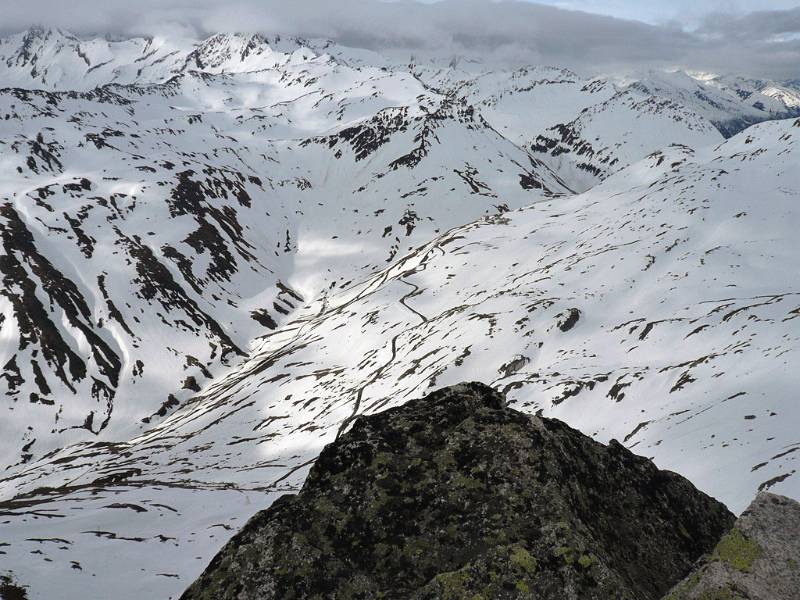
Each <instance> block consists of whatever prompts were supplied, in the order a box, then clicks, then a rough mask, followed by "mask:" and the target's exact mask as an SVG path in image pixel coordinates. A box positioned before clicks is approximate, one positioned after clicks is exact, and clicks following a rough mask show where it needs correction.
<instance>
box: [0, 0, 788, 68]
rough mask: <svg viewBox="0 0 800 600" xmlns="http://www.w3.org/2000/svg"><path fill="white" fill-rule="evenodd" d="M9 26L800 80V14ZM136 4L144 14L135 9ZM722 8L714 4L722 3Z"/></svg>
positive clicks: (111, 20)
mask: <svg viewBox="0 0 800 600" xmlns="http://www.w3.org/2000/svg"><path fill="white" fill-rule="evenodd" d="M7 4H9V6H5V7H4V9H3V22H2V27H3V28H4V29H5V30H6V31H10V30H20V29H24V28H26V27H28V26H31V25H35V24H41V25H45V26H51V27H61V28H63V29H67V30H70V31H73V32H74V33H78V34H90V33H98V32H100V33H107V32H108V33H117V34H126V35H133V34H153V33H158V32H174V31H176V26H177V27H179V28H180V29H179V30H180V31H188V32H193V35H195V36H198V37H202V36H206V35H209V34H211V33H216V32H219V31H241V32H254V33H256V32H257V33H265V34H282V35H299V36H302V37H311V38H314V37H323V38H329V39H333V40H335V41H337V42H339V43H341V44H345V45H350V46H358V47H363V48H369V49H373V50H377V51H384V52H392V53H409V54H410V53H415V54H416V53H426V52H429V53H433V54H436V55H440V56H452V55H459V56H465V57H478V58H481V59H482V60H484V61H487V62H492V61H497V62H501V63H503V64H506V65H516V64H523V63H546V64H554V65H559V66H566V67H570V68H573V69H576V70H578V71H580V72H583V73H597V72H630V71H640V70H643V69H648V68H665V67H666V68H669V67H680V68H687V69H695V70H704V71H715V72H725V73H737V74H743V75H749V76H758V77H768V78H778V79H789V78H800V68H799V67H798V65H800V7H797V8H789V9H784V10H771V11H759V12H751V13H747V14H742V13H741V12H738V13H727V14H726V13H715V14H713V15H706V16H705V17H703V18H702V19H701V20H700V21H699V26H698V27H697V28H696V29H693V30H692V31H687V30H686V29H684V27H682V26H681V25H678V24H677V23H678V22H677V21H673V22H671V23H667V24H663V25H652V24H647V23H644V22H641V21H635V20H625V19H620V18H614V17H609V16H602V15H599V14H593V13H588V12H581V11H576V10H566V9H563V8H558V7H555V6H546V5H541V4H535V3H532V2H522V1H512V0H508V1H491V0H444V1H441V2H424V3H423V2H414V1H412V0H400V1H396V2H383V1H378V0H297V1H286V0H233V1H231V2H223V1H221V0H213V1H212V0H139V1H138V2H136V3H132V2H130V0H81V1H76V2H69V3H67V2H63V0H28V1H26V2H17V1H14V2H7ZM134 4H135V6H134ZM721 4H722V3H716V4H715V6H716V5H721Z"/></svg>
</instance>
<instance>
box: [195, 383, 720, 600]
mask: <svg viewBox="0 0 800 600" xmlns="http://www.w3.org/2000/svg"><path fill="white" fill-rule="evenodd" d="M733 521H734V517H733V515H732V514H731V513H730V512H729V511H728V510H727V509H726V508H725V507H724V506H723V505H722V504H721V503H719V502H717V501H716V500H714V499H712V498H710V497H708V496H707V495H705V494H703V493H702V492H700V491H698V490H697V489H696V488H695V487H694V486H693V485H692V484H691V483H689V482H688V481H687V480H686V479H684V478H683V477H680V476H679V475H677V474H675V473H671V472H668V471H659V470H658V469H657V468H656V467H655V466H654V465H653V463H651V462H650V461H649V460H647V459H645V458H641V457H638V456H636V455H634V454H633V453H631V452H630V451H628V450H627V449H625V448H624V447H623V446H622V445H620V444H619V443H617V442H615V441H613V442H612V443H611V444H610V445H608V446H604V445H602V444H599V443H597V442H595V441H593V440H592V439H590V438H589V437H587V436H585V435H583V434H581V433H579V432H578V431H576V430H574V429H571V428H570V427H568V426H566V425H565V424H563V423H561V422H559V421H556V420H552V419H545V418H539V417H535V416H530V415H526V414H524V413H521V412H518V411H515V410H512V409H510V408H508V407H507V406H506V400H505V398H504V396H503V395H501V394H499V393H498V392H496V391H494V390H493V389H492V388H489V387H487V386H485V385H483V384H479V383H469V384H460V385H456V386H453V387H450V388H445V389H442V390H439V391H437V392H434V393H432V394H430V395H429V396H427V397H426V398H423V399H420V400H413V401H411V402H409V403H407V404H406V405H404V406H402V407H399V408H394V409H390V410H387V411H385V412H382V413H378V414H375V415H372V416H366V417H360V418H359V419H358V420H356V421H355V423H354V424H353V427H352V429H351V430H350V431H349V432H348V433H346V434H344V435H342V436H341V437H340V438H339V439H338V440H337V441H336V442H334V443H333V444H330V445H329V446H327V447H326V448H325V450H324V451H323V452H322V454H321V455H320V457H319V459H318V460H317V462H316V464H315V466H314V467H313V468H312V470H311V473H310V474H309V476H308V479H307V480H306V483H305V485H304V486H303V489H302V490H301V491H300V492H299V493H298V494H297V495H295V496H284V497H282V498H281V499H280V500H278V501H277V502H275V503H274V504H273V506H272V507H270V508H269V509H268V510H266V511H263V512H261V513H259V514H258V515H256V516H255V517H254V518H253V519H251V520H250V521H249V522H248V523H247V525H246V526H245V527H244V528H243V529H242V531H240V532H239V533H238V534H237V535H236V536H235V537H234V538H233V539H232V540H231V541H230V542H229V543H228V544H227V545H226V546H225V547H224V548H223V549H222V551H221V552H220V553H219V554H218V555H217V556H216V557H215V558H214V559H213V560H212V562H211V564H210V565H209V567H208V568H207V569H206V571H205V573H204V574H203V575H202V576H201V577H200V579H199V580H197V581H196V582H195V583H194V584H193V585H192V586H191V587H190V588H189V589H188V590H187V591H186V593H185V594H184V595H183V600H199V599H211V598H213V599H215V600H216V599H225V598H231V599H233V598H237V599H239V600H244V599H264V600H266V599H270V598H276V599H277V598H280V599H290V598H339V599H345V598H361V599H367V598H417V599H423V598H425V599H433V598H451V599H457V598H485V599H489V598H537V599H542V600H546V599H552V600H556V599H559V600H562V599H578V598H581V599H597V600H600V599H603V600H606V599H609V598H618V599H631V600H633V599H638V600H646V599H653V600H656V599H658V598H661V596H662V595H663V594H664V592H666V591H667V590H668V589H669V588H670V586H671V585H672V584H673V582H675V581H676V580H679V579H680V578H681V577H682V576H683V575H684V574H685V573H686V572H687V571H688V570H689V569H690V568H691V565H692V562H693V561H694V560H696V559H697V558H698V557H699V556H701V555H702V554H703V553H705V552H708V551H710V550H711V549H712V548H713V546H714V544H715V543H716V541H717V540H718V539H719V538H720V537H721V536H722V534H723V533H724V532H725V531H726V530H727V529H728V528H729V527H730V526H731V525H732V524H733Z"/></svg>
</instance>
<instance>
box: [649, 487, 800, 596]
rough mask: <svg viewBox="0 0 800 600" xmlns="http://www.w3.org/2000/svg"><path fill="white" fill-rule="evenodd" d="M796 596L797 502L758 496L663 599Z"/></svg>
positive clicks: (799, 568) (799, 560)
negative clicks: (712, 548)
mask: <svg viewBox="0 0 800 600" xmlns="http://www.w3.org/2000/svg"><path fill="white" fill-rule="evenodd" d="M798 598H800V503H798V502H796V501H794V500H791V499H789V498H786V497H784V496H778V495H775V494H770V493H767V492H762V493H760V494H759V495H758V496H757V497H756V499H755V500H754V501H753V503H752V504H751V505H750V507H749V508H748V509H747V510H746V511H745V512H744V513H742V516H741V517H740V518H739V520H738V521H736V525H735V526H734V528H733V529H732V530H731V531H730V532H729V533H728V534H726V535H725V537H723V538H722V539H721V540H720V542H719V544H717V546H716V548H714V551H713V552H712V553H711V554H709V555H708V556H705V557H704V558H703V559H702V560H701V561H700V562H699V564H698V565H697V568H696V569H695V571H693V572H692V574H691V575H689V576H688V577H687V578H686V579H685V580H683V581H682V582H681V583H680V584H679V585H678V586H676V587H675V589H674V590H673V591H672V592H671V593H670V594H668V595H667V596H666V598H665V599H664V600H797V599H798Z"/></svg>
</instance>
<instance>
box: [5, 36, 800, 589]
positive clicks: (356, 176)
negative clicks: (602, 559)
mask: <svg viewBox="0 0 800 600" xmlns="http://www.w3.org/2000/svg"><path fill="white" fill-rule="evenodd" d="M148 44H149V45H148ZM90 50H91V52H90ZM151 52H152V55H150V53H151ZM0 53H1V54H2V56H3V59H2V61H0V78H2V79H0V80H2V81H4V82H8V83H9V84H11V85H16V86H22V87H8V88H4V89H2V90H0V151H1V152H2V156H3V159H2V160H3V166H4V168H3V169H0V243H1V244H2V248H1V249H0V279H2V283H3V285H2V288H0V340H2V341H1V342H0V393H2V397H3V405H2V409H3V419H2V420H0V455H1V456H2V462H3V471H2V472H3V476H2V479H0V506H1V507H2V508H0V511H2V512H3V517H2V519H3V532H4V539H3V541H2V543H3V544H7V545H5V546H0V558H2V563H3V567H4V568H6V567H5V565H6V564H7V565H8V567H7V568H8V569H11V570H13V571H14V572H15V573H16V574H17V576H18V577H16V578H14V579H13V580H14V581H20V582H21V583H22V584H24V585H27V584H28V583H31V584H33V585H34V589H32V590H31V594H32V596H33V597H52V596H59V597H67V598H70V597H85V596H86V595H89V596H91V597H109V596H116V597H125V595H126V594H127V595H128V597H131V598H139V597H142V596H145V597H149V596H152V597H165V596H168V595H170V594H176V593H178V592H179V591H180V590H181V589H183V588H185V586H186V584H187V583H188V581H190V580H192V579H193V578H194V577H195V576H196V575H197V574H198V573H199V572H200V570H201V569H202V567H203V565H204V564H205V563H206V561H207V560H208V559H209V558H210V556H211V555H213V553H214V552H216V550H217V549H218V548H219V547H220V545H221V544H222V543H223V542H224V541H225V540H226V539H227V538H228V537H229V536H230V535H231V532H232V531H233V530H234V529H236V528H237V527H238V524H239V523H240V522H241V520H242V519H244V518H246V517H248V516H249V515H250V514H252V512H253V507H254V505H255V506H258V507H261V506H266V505H268V504H269V503H270V502H271V501H272V500H273V499H274V498H275V497H276V496H277V495H279V494H281V493H282V492H284V491H292V490H296V489H298V488H299V486H300V485H301V484H302V481H303V479H304V477H305V475H306V473H307V472H308V468H309V465H310V464H311V463H312V462H313V460H314V459H315V457H316V456H317V455H318V453H319V451H320V450H321V448H322V447H323V446H324V444H326V443H328V442H330V441H332V440H333V439H335V438H336V436H337V435H338V434H339V433H340V432H343V431H345V430H346V429H347V427H348V426H349V424H350V423H351V422H352V420H353V419H354V418H355V417H356V416H358V415H359V414H363V413H370V412H375V411H378V410H380V409H382V408H385V407H387V406H390V405H394V404H400V403H402V402H404V401H405V400H407V399H411V398H414V397H419V396H421V395H423V393H424V392H425V391H426V390H427V389H428V388H431V387H438V386H441V385H446V384H450V383H456V382H458V381H463V380H466V379H482V380H484V381H487V382H490V383H492V385H493V386H495V387H496V388H497V389H500V390H503V391H506V392H507V393H508V395H509V398H511V400H512V401H513V402H514V403H515V406H517V407H519V408H522V409H524V410H526V411H528V412H540V411H541V412H542V413H543V414H548V415H552V416H556V417H559V418H562V419H563V420H565V421H567V422H568V423H570V424H571V425H573V426H576V427H578V428H580V429H581V430H582V431H584V432H585V433H587V434H590V435H593V436H594V437H596V438H597V439H598V440H601V441H607V440H609V439H611V438H612V437H616V438H617V439H620V440H621V441H622V442H624V443H625V444H626V445H628V446H630V447H631V448H633V449H635V450H636V451H637V452H639V453H641V454H645V455H647V456H652V457H654V458H655V460H656V462H657V464H658V465H659V466H660V467H662V468H671V469H674V470H676V471H678V472H680V473H681V474H683V475H685V476H687V477H689V478H690V479H691V480H692V481H693V482H694V483H695V484H697V485H698V486H699V487H701V488H702V489H703V490H704V491H706V492H709V493H712V494H713V495H715V496H717V497H719V498H720V499H721V500H723V501H725V502H726V503H728V504H729V505H730V507H731V508H732V509H734V510H741V509H742V508H743V507H744V505H745V504H746V502H748V501H749V500H750V498H751V497H752V492H753V491H754V490H755V489H757V488H759V487H763V488H765V489H775V490H777V491H780V492H782V493H785V494H789V495H795V496H796V495H798V494H799V493H800V492H798V488H797V485H798V479H797V477H796V475H795V473H794V464H795V463H794V461H795V460H796V458H797V456H800V455H798V454H797V452H796V447H797V443H798V441H797V440H796V438H795V437H794V432H793V430H792V427H791V423H793V422H795V421H796V418H797V411H796V409H795V407H794V406H793V405H792V402H791V398H792V392H793V390H794V388H795V387H796V384H797V377H796V375H795V373H796V371H797V369H796V352H795V348H796V347H797V344H796V341H797V336H798V330H797V323H798V321H797V319H796V316H797V312H798V308H797V307H798V296H797V294H798V293H800V289H798V288H800V285H798V281H796V278H795V276H794V273H795V271H796V269H794V253H793V243H792V240H793V239H794V229H795V228H794V222H795V221H796V207H795V199H796V197H797V194H798V190H799V189H800V184H799V183H798V179H797V177H798V175H797V173H796V169H795V165H796V164H797V161H798V149H797V146H796V139H797V136H798V131H800V130H799V129H798V127H797V125H796V122H795V121H792V120H789V121H781V122H772V123H767V124H764V125H760V126H756V127H753V128H751V129H748V130H747V131H746V132H744V133H742V134H740V135H738V136H736V137H734V138H732V139H730V140H728V141H727V142H724V143H723V138H722V134H721V133H720V131H718V129H716V128H715V127H714V126H713V124H712V123H711V120H710V117H709V115H708V114H707V113H705V112H703V110H704V109H703V108H702V106H701V105H698V104H696V103H695V101H694V100H692V99H691V95H689V96H686V98H687V99H686V104H683V103H682V102H681V101H680V98H678V99H676V98H675V97H671V94H672V91H670V90H671V89H672V88H670V90H666V91H663V92H661V91H659V92H658V93H664V94H665V95H662V96H659V95H657V93H656V92H648V91H644V90H641V89H634V88H632V87H626V86H625V85H620V84H619V83H615V82H614V81H612V80H609V79H602V78H601V79H594V80H583V79H581V78H580V77H579V76H578V75H576V74H574V73H571V72H569V71H566V70H563V69H557V68H543V67H531V68H525V69H520V70H517V71H509V72H505V71H496V72H491V73H489V72H485V70H483V69H480V68H479V69H477V70H476V69H468V68H464V67H463V66H462V65H458V64H453V65H451V66H449V67H444V68H440V67H439V66H436V65H432V64H426V63H424V61H420V62H419V63H418V64H411V65H399V64H395V63H393V62H392V61H390V60H388V59H383V58H382V57H379V56H377V55H375V54H374V53H369V52H366V51H362V50H358V49H350V48H344V47H341V46H338V45H336V44H333V43H330V42H324V41H307V40H298V39H279V38H273V39H266V38H263V37H260V36H242V35H228V34H223V35H218V36H213V37H211V38H209V39H208V40H204V41H202V42H200V41H192V40H189V41H186V40H157V39H153V40H117V41H115V40H108V39H95V40H80V39H78V38H75V36H71V35H70V34H68V33H65V32H53V31H49V32H47V31H41V30H37V31H31V32H27V33H24V34H20V35H18V36H11V37H10V38H6V39H5V40H4V41H3V42H2V43H0ZM81 54H83V55H85V56H86V57H87V58H86V59H84V58H82V57H81ZM143 57H146V58H143ZM87 60H88V62H89V63H90V64H87ZM108 61H110V62H108ZM101 63H105V64H101ZM98 65H99V66H98ZM94 67H96V68H94ZM92 69H94V70H92ZM140 70H141V72H140ZM680 81H682V80H679V81H678V83H679V84H680V85H678V84H676V85H678V87H679V88H680V87H681V86H684V84H683V83H680ZM726 85H727V84H726ZM731 85H732V84H731ZM741 85H744V84H741ZM753 85H755V84H753ZM759 85H761V84H759ZM98 86H99V87H98ZM684 87H685V86H684ZM42 88H48V89H42ZM759 89H763V86H762V87H759ZM682 97H683V96H682ZM781 101H783V100H781ZM701 104H702V103H701ZM740 110H741V108H740V107H739V108H737V107H736V105H735V104H731V105H730V111H732V112H730V114H732V115H733V114H738V113H737V112H736V111H740ZM748 110H749V109H748ZM725 111H728V109H727V108H726V109H725ZM726 114H728V113H727V112H726ZM778 114H779V111H778V112H774V113H769V115H771V116H775V115H778ZM562 134H563V135H562ZM540 138H541V139H540ZM539 142H541V144H542V148H538V147H537V144H538V143H539ZM551 142H552V143H553V144H554V145H552V147H551V145H550V144H551ZM709 144H710V145H709ZM629 164H632V166H627V165H629ZM582 165H583V167H582ZM584 167H585V168H584ZM601 180H602V183H601V184H600V185H597V186H596V187H592V189H591V190H590V191H588V192H587V193H585V194H581V195H577V196H574V195H571V193H572V192H574V191H578V190H581V189H584V188H586V187H588V186H594V185H595V184H596V183H597V182H599V181H601ZM523 207H527V208H523ZM476 219H478V220H477V221H476ZM464 223H468V224H467V225H464ZM44 567H46V568H47V569H48V572H52V573H53V575H52V577H48V578H46V579H43V578H35V577H34V576H33V575H32V574H33V573H35V572H37V570H38V569H41V568H44ZM142 574H146V575H148V577H146V578H143V577H142ZM2 577H5V575H2ZM9 581H11V579H9ZM67 583H68V584H69V585H67Z"/></svg>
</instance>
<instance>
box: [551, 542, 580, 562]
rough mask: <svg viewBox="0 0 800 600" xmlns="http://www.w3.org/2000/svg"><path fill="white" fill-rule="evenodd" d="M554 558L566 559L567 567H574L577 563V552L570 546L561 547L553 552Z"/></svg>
mask: <svg viewBox="0 0 800 600" xmlns="http://www.w3.org/2000/svg"><path fill="white" fill-rule="evenodd" d="M553 556H555V557H556V558H558V557H559V556H560V557H561V558H563V559H564V562H565V563H566V564H567V565H572V564H573V563H574V562H575V550H574V549H573V548H570V547H569V546H559V547H558V548H556V549H555V550H554V551H553Z"/></svg>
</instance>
